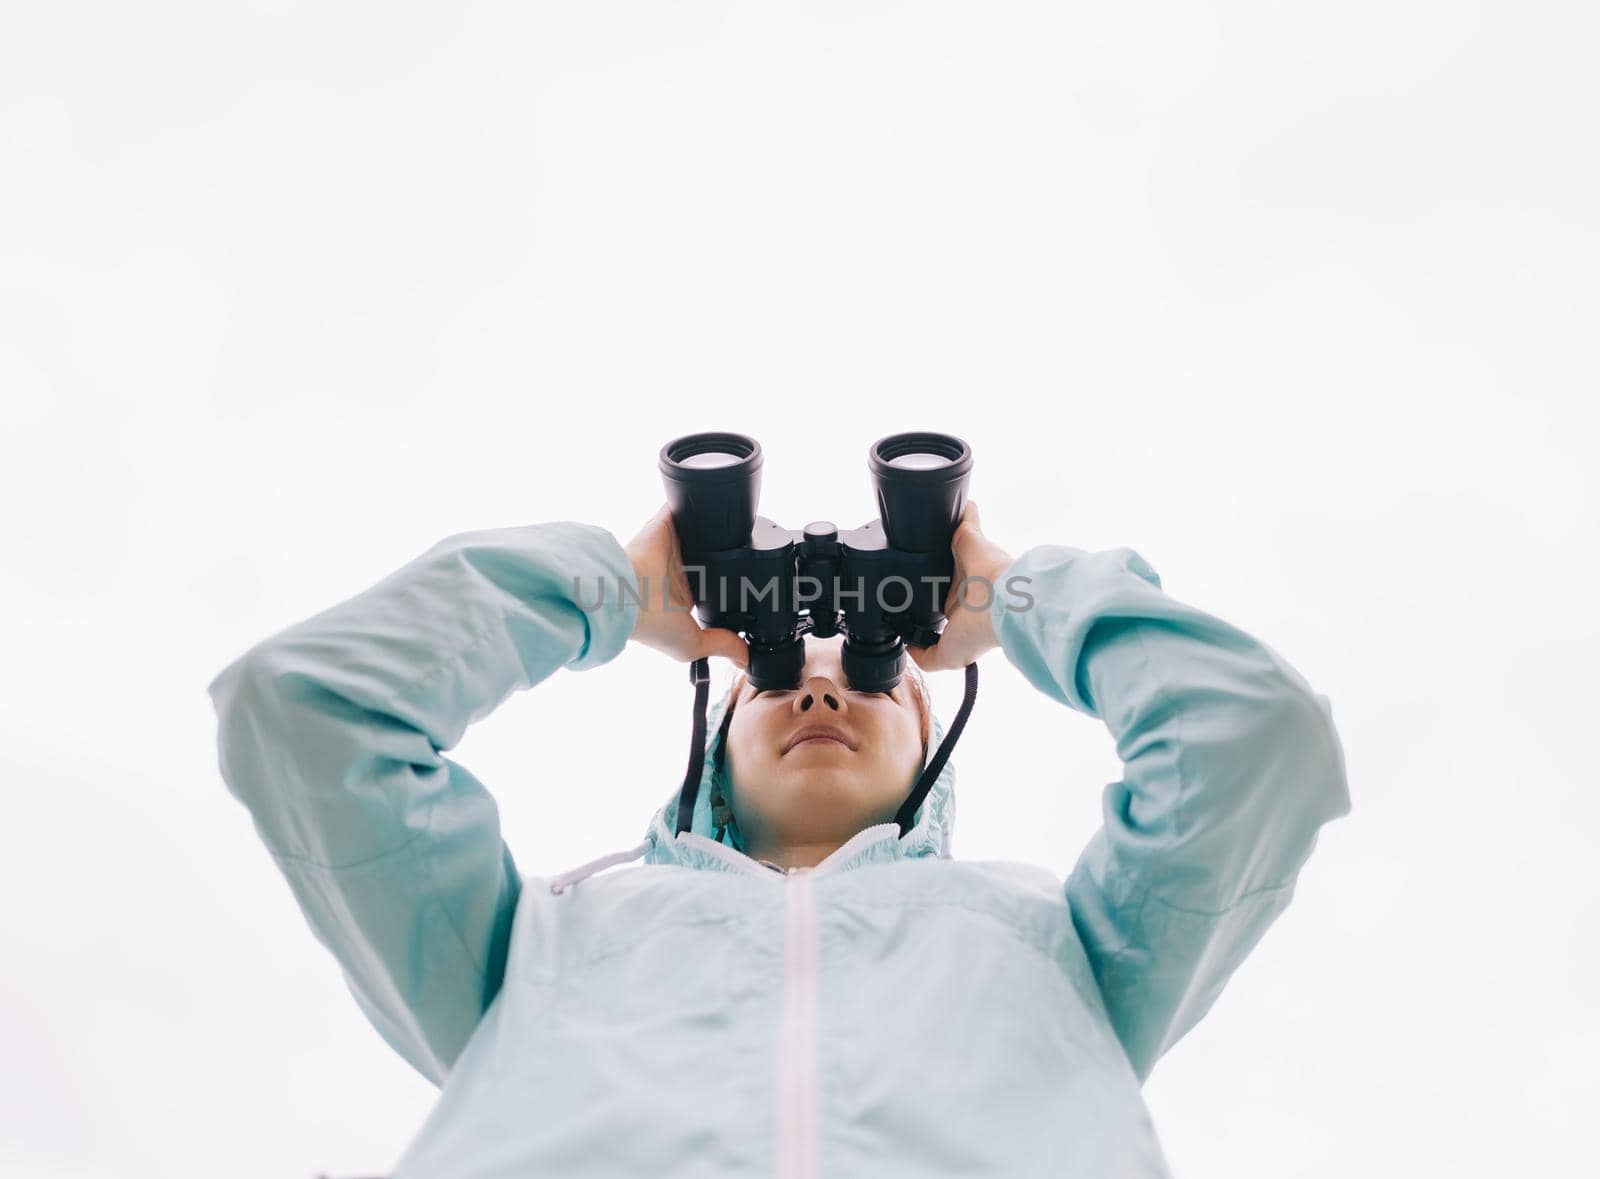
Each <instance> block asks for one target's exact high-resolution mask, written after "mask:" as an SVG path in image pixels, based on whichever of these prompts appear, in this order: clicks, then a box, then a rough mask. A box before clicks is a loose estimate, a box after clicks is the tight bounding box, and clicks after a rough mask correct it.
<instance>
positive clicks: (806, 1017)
mask: <svg viewBox="0 0 1600 1179" xmlns="http://www.w3.org/2000/svg"><path fill="white" fill-rule="evenodd" d="M784 876H785V880H784V883H785V885H786V886H787V892H788V905H787V907H786V913H787V923H786V931H785V935H784V956H783V957H784V973H785V979H784V1001H783V1032H782V1036H781V1038H780V1040H779V1051H778V1171H777V1173H778V1176H779V1179H815V1176H816V1174H817V1155H816V1149H817V1129H818V1127H817V1055H816V1053H817V921H816V905H815V903H814V901H813V899H812V894H811V869H810V868H807V867H795V868H786V869H784Z"/></svg>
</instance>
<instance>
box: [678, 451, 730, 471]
mask: <svg viewBox="0 0 1600 1179" xmlns="http://www.w3.org/2000/svg"><path fill="white" fill-rule="evenodd" d="M743 459H744V455H742V454H729V453H727V452H726V451H723V450H702V451H701V452H700V453H699V454H691V455H686V456H684V457H683V458H681V459H678V460H677V462H678V465H679V466H680V467H693V468H695V469H696V470H710V469H711V468H714V467H731V466H733V464H734V463H737V462H742V461H743Z"/></svg>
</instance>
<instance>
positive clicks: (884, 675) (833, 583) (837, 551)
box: [660, 432, 972, 692]
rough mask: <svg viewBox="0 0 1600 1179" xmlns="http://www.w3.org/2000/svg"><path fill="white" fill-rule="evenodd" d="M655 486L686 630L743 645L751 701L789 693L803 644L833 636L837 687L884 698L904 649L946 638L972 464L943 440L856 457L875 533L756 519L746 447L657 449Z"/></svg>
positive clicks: (903, 439)
mask: <svg viewBox="0 0 1600 1179" xmlns="http://www.w3.org/2000/svg"><path fill="white" fill-rule="evenodd" d="M660 465H661V477H662V480H663V482H664V483H665V484H666V492H667V505H668V507H669V508H670V510H671V513H672V523H673V526H674V528H675V529H676V531H677V534H678V548H679V551H680V553H681V554H682V557H683V564H684V568H685V571H686V572H687V574H688V578H689V585H690V589H691V592H692V593H693V595H694V599H695V605H694V612H695V616H696V617H697V618H698V619H699V620H700V622H701V624H702V625H704V626H708V627H711V626H720V627H724V628H726V629H728V630H732V631H735V632H736V633H739V634H741V635H742V636H743V637H744V638H745V640H746V642H747V643H748V644H749V648H750V663H749V669H748V674H749V677H750V680H751V682H752V683H753V684H754V685H755V686H756V688H757V689H769V688H770V689H788V688H798V687H799V686H800V677H801V672H802V670H803V669H804V667H805V646H804V636H805V635H806V634H814V635H817V636H818V637H820V638H830V637H832V636H833V635H835V634H838V633H840V632H843V634H844V636H845V641H844V649H843V652H842V661H843V665H844V672H845V678H846V679H847V680H848V681H849V686H850V687H851V688H853V689H855V690H856V691H863V692H889V691H892V690H893V689H894V688H895V686H896V685H897V684H899V682H900V678H901V676H902V674H904V671H905V660H906V653H905V644H907V643H911V644H913V645H915V646H918V647H930V646H933V645H934V644H936V643H937V642H938V641H939V634H940V632H941V631H942V630H943V629H944V623H945V614H944V604H945V601H946V599H947V597H948V593H949V590H950V585H951V582H952V580H953V578H954V573H955V558H954V555H953V554H952V552H951V548H950V545H951V539H952V537H953V536H954V535H955V530H956V526H957V524H958V523H959V522H960V518H961V512H962V509H963V507H964V506H965V505H966V498H967V481H968V478H969V476H970V475H971V472H972V450H971V448H970V447H968V445H967V444H966V443H965V442H963V441H962V440H961V439H959V438H956V437H953V436H952V435H949V434H934V433H926V432H913V433H906V434H891V435H889V436H888V437H886V438H881V439H879V440H878V441H877V442H874V443H873V444H872V446H871V447H870V448H869V449H868V451H867V467H868V471H869V473H870V476H871V480H872V488H873V495H874V497H875V499H876V501H877V508H878V519H876V520H872V521H871V522H869V523H867V524H863V525H862V526H861V527H860V528H855V529H851V530H849V531H846V532H840V531H839V530H838V529H837V528H836V527H835V526H834V525H833V524H832V523H831V522H829V521H826V520H819V521H815V522H813V523H810V524H807V525H806V526H805V527H804V528H803V529H801V530H800V531H798V532H796V531H791V530H789V529H785V528H781V527H779V526H778V525H777V524H776V523H774V522H773V521H771V520H769V519H767V518H766V517H765V516H759V515H757V514H756V507H757V504H758V503H759V501H760V495H761V446H760V444H759V443H758V442H756V440H755V439H754V438H751V437H749V436H747V435H744V434H729V433H703V434H688V435H685V436H684V437H682V438H677V439H674V440H673V441H671V442H669V443H667V444H666V445H665V446H663V447H662V448H661V460H660Z"/></svg>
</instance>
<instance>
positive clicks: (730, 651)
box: [701, 626, 750, 671]
mask: <svg viewBox="0 0 1600 1179" xmlns="http://www.w3.org/2000/svg"><path fill="white" fill-rule="evenodd" d="M701 652H702V653H703V654H705V655H716V656H720V657H721V658H723V659H726V660H728V661H729V662H730V663H732V664H733V665H734V666H735V667H737V668H739V670H741V671H748V670H749V669H750V646H749V644H747V643H746V642H745V641H744V640H743V639H742V638H740V637H739V635H738V634H737V633H736V632H734V631H731V630H728V629H727V628H726V627H721V626H715V627H711V628H710V629H708V630H707V631H706V633H705V636H704V637H703V638H702V639H701Z"/></svg>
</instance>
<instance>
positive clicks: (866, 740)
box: [725, 635, 927, 858]
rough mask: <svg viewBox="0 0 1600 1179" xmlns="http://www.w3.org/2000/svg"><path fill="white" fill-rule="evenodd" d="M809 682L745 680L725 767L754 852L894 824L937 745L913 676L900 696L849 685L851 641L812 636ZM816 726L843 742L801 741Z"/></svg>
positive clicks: (826, 844) (831, 843)
mask: <svg viewBox="0 0 1600 1179" xmlns="http://www.w3.org/2000/svg"><path fill="white" fill-rule="evenodd" d="M805 643H806V665H805V668H804V670H803V671H802V672H801V677H800V686H799V687H798V688H791V689H787V690H778V691H770V690H769V691H765V692H757V691H756V689H755V686H754V685H753V684H751V683H750V682H749V681H748V680H745V681H744V682H743V683H741V684H740V687H739V694H738V696H737V697H736V698H735V700H734V701H733V708H734V712H733V719H732V720H731V721H730V722H729V724H728V733H727V756H726V764H725V770H726V773H727V775H728V777H729V778H730V779H731V787H730V790H729V793H730V794H731V796H732V797H731V803H732V806H733V810H734V816H735V818H736V820H737V822H738V825H739V831H740V833H741V834H742V835H743V837H744V843H745V847H746V850H747V851H748V852H749V854H751V855H752V856H755V857H757V858H772V854H773V853H774V852H775V851H777V850H779V849H788V850H794V849H798V848H822V849H826V850H830V851H831V850H832V849H833V848H836V847H838V846H839V845H840V844H842V843H844V842H845V841H846V840H848V839H849V838H850V837H851V836H853V835H855V834H856V833H857V832H858V831H861V830H863V829H864V828H867V827H870V826H872V825H873V824H874V823H888V822H892V821H893V820H894V816H895V812H896V811H898V810H899V808H900V804H901V803H903V802H904V801H905V800H906V796H907V795H908V794H910V793H911V787H912V786H913V785H914V784H915V782H916V779H917V774H918V773H919V772H920V771H921V769H922V762H923V749H924V746H925V742H926V740H927V737H926V730H925V728H924V719H923V712H922V708H921V705H920V703H919V701H918V697H917V693H916V690H915V689H914V688H913V687H912V686H911V679H910V677H911V672H910V671H907V672H906V674H904V675H902V676H901V677H900V683H899V684H897V685H896V686H895V689H894V691H892V692H889V693H881V692H857V691H854V690H852V689H851V688H849V687H848V686H847V684H846V681H845V677H844V669H843V665H842V663H841V661H840V657H841V653H842V651H843V647H844V636H843V635H835V636H833V637H832V638H831V639H819V638H814V637H812V636H809V635H808V636H807V637H806V639H805ZM812 726H821V727H825V728H828V729H832V730H834V731H835V732H836V733H837V734H838V736H839V737H841V738H842V739H843V740H842V741H841V740H831V739H827V738H818V739H813V740H799V741H797V740H796V738H798V737H800V736H802V735H803V733H804V731H805V730H806V729H808V728H810V727H812Z"/></svg>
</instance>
